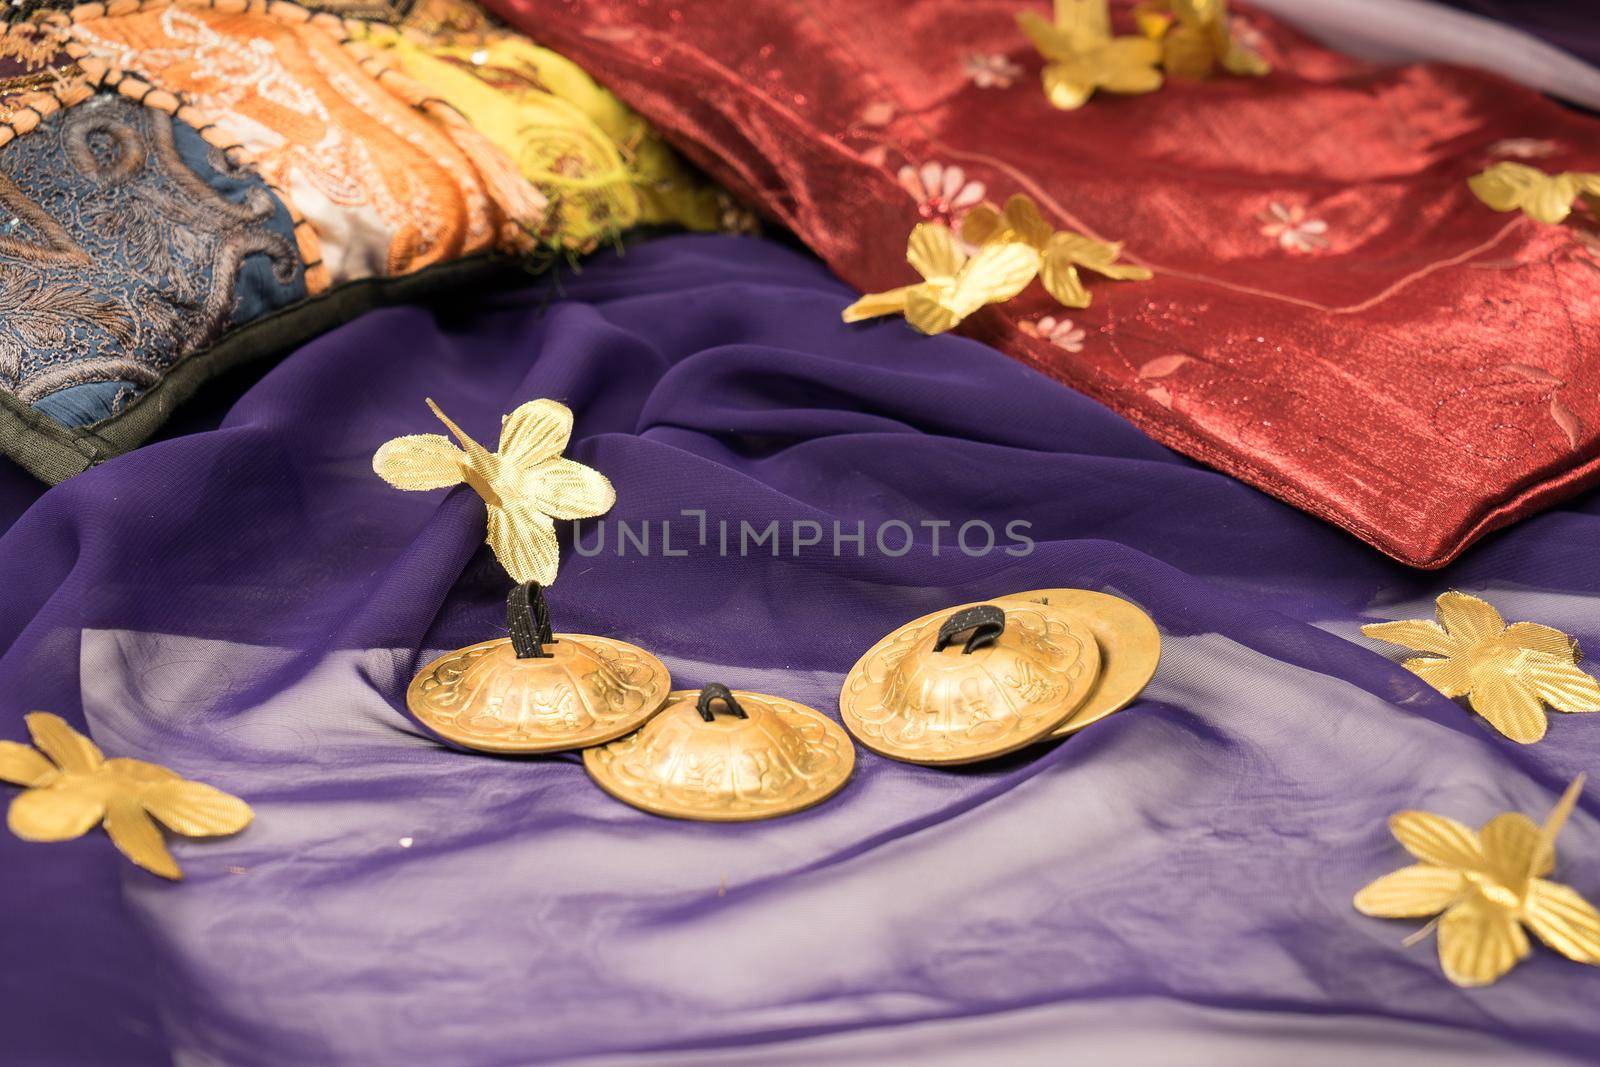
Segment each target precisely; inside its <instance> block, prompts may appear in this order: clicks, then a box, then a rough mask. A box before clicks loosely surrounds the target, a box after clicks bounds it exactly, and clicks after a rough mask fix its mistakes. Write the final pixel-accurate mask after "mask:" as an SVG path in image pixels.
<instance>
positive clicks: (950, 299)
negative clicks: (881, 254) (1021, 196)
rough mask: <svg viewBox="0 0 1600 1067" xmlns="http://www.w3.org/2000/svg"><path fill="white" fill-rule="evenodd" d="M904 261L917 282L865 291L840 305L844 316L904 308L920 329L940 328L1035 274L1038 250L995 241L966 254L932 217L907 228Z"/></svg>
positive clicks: (1014, 290) (1008, 294)
mask: <svg viewBox="0 0 1600 1067" xmlns="http://www.w3.org/2000/svg"><path fill="white" fill-rule="evenodd" d="M906 261H907V262H908V263H910V264H911V266H912V267H913V268H914V269H915V270H916V272H917V273H918V274H920V275H922V278H923V280H922V281H921V282H919V283H918V284H916V285H904V286H901V287H900V288H898V289H890V290H889V291H888V292H884V293H868V294H867V295H866V296H863V297H862V298H861V299H860V300H857V301H856V302H855V303H853V304H851V305H850V306H849V307H847V308H845V309H844V316H843V317H844V321H845V322H860V321H861V320H863V319H871V318H876V317H878V316H880V315H896V314H900V313H904V314H905V317H906V321H907V322H909V323H910V324H911V325H912V326H914V327H915V328H917V329H918V330H921V331H922V332H923V333H927V334H934V333H944V332H945V331H946V330H949V329H951V328H952V327H954V326H955V325H956V324H958V323H959V322H961V320H962V319H964V318H966V317H967V316H968V315H971V314H972V313H973V312H974V311H977V310H978V309H979V308H981V307H983V306H984V305H985V304H997V303H1000V302H1002V301H1006V300H1010V299H1011V298H1012V297H1014V296H1016V295H1017V294H1018V293H1020V292H1022V290H1024V289H1026V288H1027V287H1028V283H1029V282H1031V281H1033V277H1034V275H1035V274H1037V273H1039V253H1038V251H1036V250H1035V249H1034V248H1033V247H1032V246H1030V245H1027V244H1024V243H1022V242H1020V241H1006V242H999V243H995V244H989V245H985V246H984V247H982V248H980V249H978V251H977V252H975V253H974V254H973V255H971V256H968V255H967V253H966V252H965V251H963V250H962V248H961V245H960V243H959V242H958V241H957V240H956V235H955V234H954V233H953V232H952V231H951V229H950V227H948V226H944V225H942V224H940V223H935V222H924V223H921V224H919V225H918V226H917V227H916V228H915V229H913V230H912V231H911V238H910V240H909V241H908V242H907V244H906Z"/></svg>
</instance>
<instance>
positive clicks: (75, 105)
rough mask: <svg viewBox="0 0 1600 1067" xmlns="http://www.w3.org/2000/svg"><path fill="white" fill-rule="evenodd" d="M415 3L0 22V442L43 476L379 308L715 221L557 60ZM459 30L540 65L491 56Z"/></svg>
mask: <svg viewBox="0 0 1600 1067" xmlns="http://www.w3.org/2000/svg"><path fill="white" fill-rule="evenodd" d="M414 14H417V15H418V16H419V20H418V21H417V22H415V23H412V22H406V21H404V20H401V21H400V23H399V28H398V29H394V28H388V27H382V26H378V27H374V26H373V25H371V24H366V23H359V22H354V21H346V20H344V19H342V18H340V17H337V16H335V15H332V14H325V13H324V14H316V13H313V12H311V11H309V10H307V9H305V8H302V7H298V6H296V5H293V4H288V3H282V2H278V0H266V2H263V0H215V2H212V0H204V2H200V0H194V2H190V0H151V2H148V3H140V2H137V0H120V2H116V3H113V4H112V5H111V6H110V7H107V6H105V5H100V4H87V5H81V6H79V7H77V8H74V9H73V10H72V11H71V13H70V14H61V13H52V14H47V15H42V16H38V17H36V19H35V20H34V21H32V22H24V23H21V24H18V25H14V26H11V27H9V28H7V29H6V31H5V32H4V33H3V34H0V123H3V124H0V201H3V202H4V209H5V210H4V211H3V212H0V447H3V448H4V449H5V450H6V451H7V452H8V453H9V454H10V455H11V456H12V457H13V458H15V459H17V460H18V461H19V462H21V463H22V464H23V465H24V466H26V467H27V468H28V469H29V470H31V471H33V472H34V473H35V474H36V475H38V476H40V477H41V478H44V479H45V480H47V481H52V482H53V481H57V480H60V479H61V478H64V477H68V476H70V475H72V474H74V473H77V472H79V471H81V470H83V469H85V468H86V467H87V466H88V465H90V464H92V463H95V462H98V461H100V460H102V459H105V458H108V457H110V456H112V455H115V454H117V453H119V452H121V451H124V450H126V449H127V448H129V447H132V446H133V445H135V444H137V443H138V442H139V441H140V440H142V439H143V438H144V437H146V436H147V435H148V434H149V433H151V432H152V431H153V430H154V429H155V428H156V427H157V426H158V425H159V424H160V422H161V421H162V420H163V419H164V418H165V417H166V414H167V413H168V412H169V411H170V410H171V409H172V407H173V406H174V405H175V404H176V403H178V402H179V401H181V400H182V399H183V397H184V396H186V395H187V394H188V393H189V392H192V390H193V389H194V388H195V387H196V386H197V385H198V384H199V382H200V381H201V380H202V379H203V378H205V377H206V376H208V375H209V374H211V373H215V372H216V371H218V370H221V369H223V368H225V367H227V366H231V365H233V364H235V363H237V362H240V361H242V360H245V359H250V358H259V357H261V356H265V355H270V354H273V353H276V352H279V351H282V350H285V349H286V348H287V347H290V346H292V345H293V344H295V343H298V342H300V341H303V340H305V339H306V338H308V337H309V336H311V335H313V334H314V333H316V332H320V331H321V330H323V329H326V328H328V327H329V326H331V325H333V324H335V323H336V322H338V321H340V320H342V319H344V318H347V317H349V316H351V315H354V314H357V313H359V312H360V311H362V310H365V309H366V308H368V307H370V306H373V305H374V304H375V303H378V302H382V301H385V300H391V299H404V298H408V297H410V296H412V295H414V294H418V293H422V292H425V291H427V290H428V289H429V288H437V287H439V286H441V285H444V284H447V283H448V282H449V281H450V280H451V279H457V280H465V279H469V278H477V277H481V276H483V275H485V274H486V273H490V272H495V271H501V272H504V273H506V274H508V275H510V276H513V277H520V276H521V274H520V272H519V271H514V270H513V271H505V262H506V261H505V259H503V258H497V256H516V257H519V258H521V259H526V257H527V256H528V254H529V253H530V252H533V251H535V250H537V249H538V248H540V247H549V248H569V249H577V250H579V251H582V250H586V249H588V248H590V247H593V245H594V244H595V243H597V242H598V241H599V240H601V239H602V238H604V237H607V236H610V235H613V234H615V233H617V232H619V231H620V230H621V229H623V228H624V227H626V226H630V225H633V224H635V223H637V222H640V221H669V220H670V221H683V222H685V223H688V224H691V225H699V226H712V225H715V224H716V222H717V219H718V206H719V201H718V198H717V194H715V193H714V192H713V191H711V190H710V189H709V188H708V187H707V186H706V185H705V184H704V183H703V182H701V181H699V180H697V179H696V178H695V177H694V176H693V175H692V174H691V173H690V172H689V171H688V170H687V169H686V168H684V167H683V166H682V164H680V163H679V162H678V161H677V160H676V158H675V157H672V156H671V154H670V153H669V152H668V150H667V149H665V147H664V146H662V145H661V144H660V143H659V142H654V134H653V133H651V132H650V131H649V130H648V127H646V126H645V125H644V123H643V122H642V121H641V120H639V119H638V118H637V116H634V115H632V113H631V112H628V111H627V109H626V108H623V107H622V106H621V105H620V104H618V103H617V102H616V101H615V99H614V98H611V97H610V96H609V94H608V93H606V92H605V91H604V90H601V89H599V88H598V87H597V86H595V85H594V84H593V82H591V81H589V80H588V79H587V77H586V76H584V75H582V74H581V72H579V71H577V70H576V68H573V67H571V65H570V64H566V63H565V61H562V60H560V58H559V57H556V56H554V55H553V54H552V53H548V52H546V51H544V50H542V49H539V48H537V47H535V46H533V45H532V44H531V43H529V42H526V41H525V40H521V39H519V38H516V37H515V36H514V35H511V34H508V33H506V32H505V31H504V30H503V29H500V28H498V27H495V26H493V25H491V24H490V23H489V22H488V20H487V19H486V18H485V17H484V16H483V14H482V12H481V11H480V10H477V9H475V8H473V7H470V6H469V5H467V4H465V3H463V2H462V0H429V2H428V3H427V4H425V5H423V6H421V7H419V8H418V9H417V11H416V12H414ZM464 49H471V51H468V52H466V53H463V50H464ZM479 49H483V50H492V51H493V53H494V54H495V55H497V56H499V55H503V56H506V57H507V60H506V62H507V63H508V64H510V65H514V66H515V67H516V68H517V69H518V70H525V71H533V72H535V73H534V74H526V75H523V76H521V78H520V80H518V79H512V80H511V81H510V82H507V81H506V75H505V74H504V72H501V73H496V74H494V75H493V76H487V77H486V76H484V75H485V74H486V73H487V71H486V70H484V69H482V68H483V64H481V63H474V62H472V60H471V58H470V57H471V56H472V55H475V54H476V53H477V50H479ZM463 54H465V55H466V56H467V57H468V58H466V59H465V60H463ZM408 71H412V72H417V73H421V74H423V75H424V76H428V75H436V74H448V75H449V78H450V81H449V84H448V86H446V87H443V91H434V90H432V89H430V88H425V87H424V86H423V85H422V84H421V83H419V82H417V81H415V80H413V78H412V77H411V76H410V74H409V73H408ZM541 71H544V72H552V76H551V77H548V78H540V77H539V76H538V72H541ZM554 75H564V78H561V77H556V76H554ZM564 91H565V93H564ZM469 116H470V117H472V118H475V119H478V120H479V121H480V122H482V124H483V128H482V129H479V128H477V127H475V126H474V125H473V124H472V123H471V122H469V121H468V118H469ZM614 138H615V139H614ZM652 142H654V143H653V145H652ZM575 146H581V150H577V149H576V148H575ZM641 149H642V151H639V150H641ZM669 187H670V188H672V189H674V190H677V192H675V193H674V194H673V195H674V196H675V197H676V199H666V200H663V199H662V198H661V197H660V196H655V195H653V194H654V193H655V191H656V190H658V189H664V188H669ZM574 190H576V191H577V192H573V191H574ZM546 258H549V257H546Z"/></svg>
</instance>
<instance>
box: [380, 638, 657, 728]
mask: <svg viewBox="0 0 1600 1067" xmlns="http://www.w3.org/2000/svg"><path fill="white" fill-rule="evenodd" d="M546 640H547V641H549V640H551V639H550V638H546ZM543 651H544V654H543V655H542V656H539V657H537V658H526V659H523V658H518V656H517V652H516V649H515V648H514V647H513V645H512V641H511V639H510V638H505V637H501V638H497V639H495V640H493V641H483V642H480V643H479V644H476V645H469V646H468V647H466V648H463V649H458V650H456V651H455V652H451V653H448V654H446V655H443V656H440V657H439V658H438V659H436V660H434V661H433V662H432V663H430V664H428V665H427V666H426V667H424V668H423V669H422V671H421V672H420V673H419V674H418V675H417V676H416V678H414V679H412V682H411V686H410V688H409V689H407V690H406V705H407V706H408V707H409V708H410V709H411V713H412V714H413V715H415V716H416V717H417V718H418V719H419V720H420V721H421V722H422V724H423V725H424V726H426V727H427V728H428V729H430V730H432V731H433V732H434V733H436V734H438V735H440V736H441V737H444V738H446V739H448V740H451V741H454V742H456V743H457V744H459V745H465V746H466V747H468V748H476V749H482V750H484V751H486V752H507V753H529V754H531V753H537V752H560V751H562V750H564V749H573V748H584V747H586V746H588V745H598V744H601V743H603V742H605V741H610V740H611V739H612V738H616V737H621V736H622V735H623V734H626V733H631V732H632V731H634V730H637V729H638V728H639V727H640V726H641V725H643V723H644V722H645V720H646V719H648V718H649V717H650V716H651V715H653V714H655V712H656V710H657V709H658V708H660V707H661V704H662V702H663V701H664V700H666V697H667V693H668V691H669V690H670V689H671V685H672V682H671V679H670V678H669V677H668V675H667V668H666V666H665V665H664V664H662V662H661V661H660V660H658V659H656V658H655V657H654V656H652V655H650V653H648V652H646V651H645V650H644V649H642V648H638V647H636V646H634V645H630V644H628V643H626V642H624V641H614V640H611V639H610V638H606V637H591V636H588V635H585V634H556V635H554V639H553V641H552V642H551V643H549V644H548V646H547V647H545V648H544V650H543Z"/></svg>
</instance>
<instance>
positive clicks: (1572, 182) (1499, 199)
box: [1467, 160, 1600, 225]
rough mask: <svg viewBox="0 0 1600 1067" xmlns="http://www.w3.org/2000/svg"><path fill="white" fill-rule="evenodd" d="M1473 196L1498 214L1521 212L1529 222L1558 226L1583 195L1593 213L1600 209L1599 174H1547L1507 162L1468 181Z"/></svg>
mask: <svg viewBox="0 0 1600 1067" xmlns="http://www.w3.org/2000/svg"><path fill="white" fill-rule="evenodd" d="M1467 186H1468V187H1469V188H1470V189H1471V190H1472V193H1473V195H1474V196H1476V197H1477V198H1478V199H1479V200H1482V201H1483V202H1484V203H1485V204H1488V205H1489V206H1490V207H1492V208H1494V209H1495V210H1496V211H1518V210H1520V211H1521V212H1522V213H1523V214H1524V215H1526V216H1528V217H1529V218H1530V219H1534V220H1535V221H1538V222H1545V223H1549V224H1551V225H1556V224H1558V223H1561V222H1565V221H1566V218H1567V216H1568V215H1570V214H1572V202H1573V200H1575V199H1577V197H1578V196H1579V195H1580V194H1581V195H1582V196H1584V197H1585V199H1586V200H1588V199H1589V198H1593V199H1592V200H1589V203H1590V206H1591V209H1594V208H1595V207H1596V206H1597V205H1600V174H1589V173H1584V172H1581V171H1570V170H1569V171H1565V172H1563V173H1561V174H1546V173H1545V172H1544V171H1542V170H1540V169H1539V168H1537V167H1530V166H1528V165H1527V164H1526V163H1513V162H1511V161H1510V160H1505V161H1503V162H1500V163H1496V164H1495V165H1494V166H1492V167H1490V168H1489V169H1488V170H1486V171H1484V172H1483V173H1482V174H1474V175H1473V176H1472V177H1470V178H1468V179H1467Z"/></svg>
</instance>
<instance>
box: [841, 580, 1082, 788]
mask: <svg viewBox="0 0 1600 1067" xmlns="http://www.w3.org/2000/svg"><path fill="white" fill-rule="evenodd" d="M962 634H970V636H969V637H968V638H967V640H966V642H965V644H962V643H961V642H959V641H956V640H955V639H956V638H957V637H959V636H960V635H962ZM1099 670H1100V651H1099V648H1098V646H1097V645H1096V644H1095V640H1094V636H1093V634H1091V633H1090V632H1089V629H1088V627H1087V626H1086V625H1085V624H1084V622H1083V621H1082V620H1081V619H1079V618H1077V617H1076V616H1074V615H1069V614H1067V613H1066V612H1064V611H1059V610H1057V609H1056V608H1054V607H1051V606H1049V605H1047V604H1033V603H1025V602H1022V601H1017V600H1003V601H999V602H997V603H994V604H967V605H964V606H962V607H959V608H953V609H946V610H944V611H936V612H934V613H932V614H930V615H924V616H922V618H920V619H915V620H913V621H912V622H909V623H906V624H905V625H904V626H902V627H900V628H899V629H898V630H895V631H894V632H893V633H891V634H889V635H888V636H887V637H885V638H884V639H883V640H882V641H879V642H878V643H877V644H876V645H874V646H873V647H872V648H871V649H869V650H868V651H867V654H866V655H864V656H862V657H861V659H860V660H858V661H857V662H856V665H855V666H854V667H853V668H851V670H850V673H849V674H848V675H846V677H845V682H844V689H843V691H842V692H841V693H840V694H839V711H840V713H841V716H842V717H843V719H844V723H845V725H846V726H847V727H849V729H850V732H851V733H853V734H854V735H855V736H856V738H857V740H859V741H860V742H861V743H862V744H864V745H866V746H867V747H868V748H870V749H872V750H873V751H875V752H879V753H882V754H883V755H885V756H889V757H891V758H893V759H898V760H905V761H907V762H909V763H930V764H952V763H971V762H973V761H975V760H981V759H988V758H990V757H993V756H1000V755H1004V754H1005V753H1007V752H1013V751H1015V750H1016V749H1019V748H1022V747H1023V746H1025V745H1028V744H1031V743H1032V742H1034V741H1037V740H1039V739H1040V738H1042V737H1045V736H1046V735H1048V734H1049V733H1050V732H1051V731H1052V730H1054V729H1055V728H1056V727H1058V726H1060V725H1061V724H1062V723H1063V722H1065V721H1066V719H1067V717H1068V716H1069V715H1071V714H1072V711H1073V709H1074V708H1076V707H1077V706H1078V705H1079V704H1080V703H1082V701H1083V699H1084V697H1085V696H1087V695H1088V693H1089V690H1090V688H1091V686H1092V685H1093V684H1094V681H1095V678H1096V677H1097V675H1098V673H1099Z"/></svg>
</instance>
